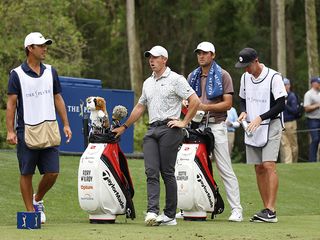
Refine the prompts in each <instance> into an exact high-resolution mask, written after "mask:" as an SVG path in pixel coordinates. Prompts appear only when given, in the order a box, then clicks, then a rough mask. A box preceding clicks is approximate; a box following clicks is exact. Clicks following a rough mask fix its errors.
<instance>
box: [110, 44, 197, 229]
mask: <svg viewBox="0 0 320 240" xmlns="http://www.w3.org/2000/svg"><path fill="white" fill-rule="evenodd" d="M144 56H145V57H148V58H149V64H150V68H151V70H152V71H153V73H152V75H151V76H150V77H149V78H147V79H146V80H145V82H144V84H143V88H142V95H141V97H140V99H139V101H138V103H137V104H136V106H135V107H134V109H133V110H132V112H131V114H130V116H129V118H128V119H127V121H126V122H125V123H124V124H123V125H122V126H121V127H119V128H117V129H115V130H113V131H114V132H116V133H117V135H116V136H119V135H121V134H122V133H123V132H124V131H125V129H127V128H128V127H129V126H130V125H132V124H133V123H134V122H136V121H137V120H138V119H139V118H140V117H141V116H142V115H143V113H144V112H145V110H146V109H147V110H148V113H149V128H148V131H147V133H146V135H145V136H144V139H143V153H144V163H145V173H146V175H147V194H148V207H147V215H146V217H145V224H146V225H147V226H159V225H160V224H161V225H176V224H177V222H176V219H175V214H176V208H177V182H176V178H175V175H174V172H175V163H176V157H177V152H178V146H179V144H180V143H181V142H182V139H183V134H182V129H181V128H184V127H186V126H187V124H188V123H189V122H190V121H191V119H192V118H193V117H194V115H195V113H196V111H197V108H198V105H199V104H200V100H199V98H198V97H197V95H196V94H195V92H194V91H193V89H192V88H191V87H190V86H189V84H188V82H187V81H186V79H185V78H184V77H183V76H182V75H179V74H177V73H175V72H173V71H171V69H170V68H169V67H167V66H166V63H167V60H168V52H167V50H166V49H165V48H163V47H161V46H154V47H153V48H151V50H150V51H146V52H145V53H144ZM183 99H187V100H188V101H189V108H188V113H187V115H186V116H185V117H184V119H183V120H179V117H180V113H181V103H182V100H183ZM160 173H161V176H162V178H163V181H164V184H165V188H166V200H165V208H164V210H163V211H164V212H163V213H162V214H161V215H159V198H160V182H159V177H160Z"/></svg>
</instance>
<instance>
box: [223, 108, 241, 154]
mask: <svg viewBox="0 0 320 240" xmlns="http://www.w3.org/2000/svg"><path fill="white" fill-rule="evenodd" d="M226 124H227V130H228V146H229V153H230V155H231V153H232V150H233V147H234V139H235V132H236V128H238V127H239V126H240V123H239V122H238V113H237V110H236V109H235V108H234V107H232V108H230V109H229V110H228V111H227V120H226Z"/></svg>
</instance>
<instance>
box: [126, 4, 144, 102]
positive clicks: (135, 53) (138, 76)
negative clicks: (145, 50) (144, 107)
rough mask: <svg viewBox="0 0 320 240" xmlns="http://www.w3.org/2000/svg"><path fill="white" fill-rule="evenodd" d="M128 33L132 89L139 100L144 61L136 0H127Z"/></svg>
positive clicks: (136, 99)
mask: <svg viewBox="0 0 320 240" xmlns="http://www.w3.org/2000/svg"><path fill="white" fill-rule="evenodd" d="M126 12H127V35H128V52H129V67H130V82H131V89H132V90H133V91H134V93H135V101H138V97H139V96H140V93H141V89H142V81H143V76H142V63H141V54H140V52H141V49H140V42H139V38H138V35H137V31H136V24H135V22H136V21H135V0H127V10H126Z"/></svg>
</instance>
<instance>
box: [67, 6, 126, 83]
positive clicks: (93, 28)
mask: <svg viewBox="0 0 320 240" xmlns="http://www.w3.org/2000/svg"><path fill="white" fill-rule="evenodd" d="M72 2H73V4H72V5H71V7H70V11H71V13H72V14H71V15H72V16H73V17H74V19H75V23H76V25H77V28H78V29H79V31H80V32H81V34H82V35H83V36H84V38H85V39H86V41H87V46H86V48H85V49H83V56H84V57H85V58H86V59H88V60H89V61H88V66H87V67H86V68H83V69H82V73H83V75H85V76H86V77H88V78H97V79H101V80H102V82H103V85H104V86H105V87H108V88H121V89H130V76H129V67H128V66H129V60H128V50H127V38H126V18H125V17H126V16H125V13H126V12H125V4H124V1H118V0H114V1H102V0H93V1H83V0H73V1H72ZM74 6H76V7H74Z"/></svg>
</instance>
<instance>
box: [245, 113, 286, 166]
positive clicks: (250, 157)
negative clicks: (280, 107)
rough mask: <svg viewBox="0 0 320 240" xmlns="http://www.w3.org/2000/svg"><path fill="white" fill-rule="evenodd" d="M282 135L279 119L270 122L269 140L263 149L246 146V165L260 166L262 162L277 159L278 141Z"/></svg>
mask: <svg viewBox="0 0 320 240" xmlns="http://www.w3.org/2000/svg"><path fill="white" fill-rule="evenodd" d="M281 135H282V124H281V121H280V119H279V118H277V119H274V120H271V122H270V127H269V140H268V143H267V145H266V146H264V147H252V146H246V155H247V163H248V164H261V163H262V162H267V161H273V162H276V161H277V159H278V154H279V148H280V140H281Z"/></svg>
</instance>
